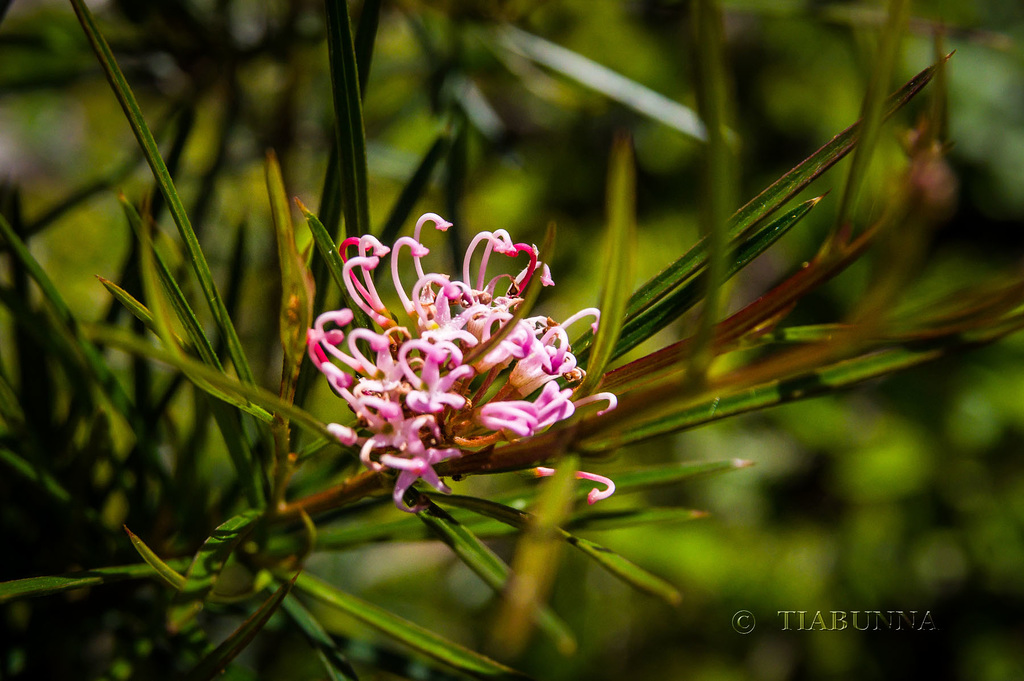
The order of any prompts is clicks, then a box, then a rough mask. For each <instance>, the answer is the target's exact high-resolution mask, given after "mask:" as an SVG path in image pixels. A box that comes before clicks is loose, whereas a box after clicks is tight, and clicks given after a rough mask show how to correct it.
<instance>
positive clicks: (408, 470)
mask: <svg viewBox="0 0 1024 681" xmlns="http://www.w3.org/2000/svg"><path fill="white" fill-rule="evenodd" d="M427 223H432V224H433V225H434V227H435V228H436V229H438V230H441V231H444V230H446V229H448V228H449V227H451V223H450V222H448V221H447V220H445V219H444V218H442V217H441V216H439V215H436V214H434V213H426V214H425V215H423V216H422V217H420V219H419V221H417V223H416V228H415V230H414V231H413V235H412V236H411V237H408V236H405V237H401V238H399V239H398V240H397V241H396V242H395V243H394V245H393V246H391V247H390V248H389V247H388V246H385V245H384V244H382V243H381V242H380V241H379V240H377V239H376V238H375V237H372V236H369V235H366V236H361V237H352V238H349V239H346V240H345V241H344V242H342V244H341V247H340V252H341V257H342V260H344V262H345V264H344V269H343V275H344V277H345V286H346V288H347V289H348V294H349V296H350V297H351V299H352V301H353V303H354V305H355V306H356V307H358V308H359V309H361V310H362V311H363V312H365V313H366V314H367V315H368V316H369V318H370V319H371V320H372V322H373V323H374V324H375V325H376V326H375V328H361V327H354V328H353V327H352V323H353V320H354V318H355V315H354V314H353V313H352V311H351V310H348V309H342V310H337V311H333V312H325V313H324V314H321V315H320V316H319V317H318V318H317V319H316V322H315V323H314V325H313V328H311V329H309V331H308V332H307V336H306V338H307V345H308V349H309V358H310V360H312V362H313V364H314V365H316V367H317V368H318V369H319V370H320V371H321V373H323V374H324V376H325V377H326V378H327V382H328V384H329V385H330V386H331V389H332V390H334V392H335V393H336V394H337V395H338V396H339V397H341V398H342V399H343V400H345V402H346V403H347V404H348V407H349V409H351V410H352V412H353V413H354V414H355V416H356V423H355V425H354V427H350V426H343V425H340V424H337V423H333V424H330V425H329V426H328V430H329V431H330V432H331V433H332V434H333V435H334V436H335V437H336V438H337V439H338V441H339V442H341V443H342V444H344V445H347V446H359V448H360V449H359V455H360V459H361V460H362V462H363V464H364V465H366V467H367V468H369V469H371V470H374V471H383V470H391V471H395V472H396V473H397V477H396V480H395V489H394V500H395V505H396V506H397V507H398V508H400V509H402V510H403V511H410V512H412V511H418V510H421V508H422V507H421V506H414V507H408V506H406V505H405V503H404V501H403V499H404V496H405V493H406V491H408V489H409V488H410V487H411V486H412V485H413V484H414V483H415V482H416V481H417V480H423V481H424V482H425V483H427V484H428V485H430V486H431V487H433V488H434V489H436V490H438V491H441V492H445V493H450V492H451V490H450V489H449V488H448V487H447V486H446V485H445V484H444V483H443V482H442V481H441V479H440V478H439V477H438V475H437V472H436V471H435V470H434V465H435V464H438V463H440V462H442V461H445V460H447V459H451V458H456V457H458V456H460V455H461V454H462V451H463V450H465V449H468V450H473V449H478V448H480V447H484V446H487V445H490V444H494V443H496V442H499V441H501V440H511V439H515V438H523V437H530V436H532V435H534V434H536V433H538V432H540V431H542V430H544V429H546V428H548V427H549V426H551V425H553V424H555V423H557V422H559V421H562V420H564V419H567V418H569V417H570V416H572V415H573V413H575V411H576V409H577V408H578V407H580V406H583V405H585V404H589V403H591V402H605V403H606V404H607V406H606V407H605V408H604V410H603V411H601V412H598V413H604V411H608V410H609V409H614V408H615V405H616V399H615V395H613V394H612V393H596V394H594V395H589V396H585V397H584V396H580V397H578V398H577V397H576V395H575V393H576V391H577V390H578V388H579V386H580V385H581V383H582V381H583V378H584V372H583V371H582V370H581V369H579V368H578V367H577V366H576V357H575V356H574V355H573V354H572V349H571V348H570V346H569V334H568V331H567V329H568V327H570V326H571V325H573V324H575V323H576V322H578V321H580V320H582V319H585V318H588V317H592V318H593V323H592V324H591V328H593V329H594V330H596V329H597V324H598V321H599V319H600V312H599V311H598V310H596V309H595V308H587V309H585V310H581V311H580V312H578V313H576V314H575V315H572V316H571V317H569V318H568V319H566V320H565V321H564V322H562V323H558V322H556V321H554V320H552V319H550V318H548V317H529V318H526V319H520V320H517V321H513V319H514V315H515V311H516V308H518V306H519V305H520V304H522V302H523V299H522V298H521V297H520V294H521V292H522V291H523V290H525V288H526V286H527V284H528V283H529V282H530V280H531V279H532V278H533V277H534V276H536V277H538V279H539V283H540V284H541V285H543V286H553V285H554V281H552V279H551V273H550V271H549V269H548V267H547V265H545V264H544V263H542V262H540V260H538V256H539V254H538V251H537V247H536V246H533V245H530V244H525V243H514V242H513V241H512V238H511V236H510V235H509V234H508V232H506V231H505V230H503V229H499V230H496V231H494V232H487V231H484V232H480V233H479V234H477V235H476V236H475V237H474V238H473V240H472V241H471V242H470V245H469V248H468V250H467V251H466V257H465V260H464V266H463V271H462V279H461V280H453V279H452V277H451V276H450V275H448V274H441V273H436V272H427V271H426V270H424V267H423V258H424V257H426V256H427V255H429V253H430V250H429V249H428V248H427V247H426V246H424V245H423V243H422V241H421V240H420V235H421V232H422V230H423V227H424V225H426V224H427ZM353 249H354V253H350V252H349V251H350V250H353ZM522 254H525V255H526V256H527V257H528V258H529V263H528V264H527V265H526V267H525V268H524V269H523V270H522V271H521V272H519V274H517V275H516V276H512V275H510V274H497V275H494V276H491V277H490V278H488V265H489V264H490V263H491V262H492V260H493V259H494V257H495V256H503V257H507V258H517V257H519V256H520V255H522ZM389 255H390V258H391V262H390V270H391V280H392V282H393V284H394V288H395V294H396V296H397V298H398V301H399V303H400V304H401V306H402V310H401V311H399V312H397V313H393V312H392V311H391V310H389V309H388V308H387V306H386V305H385V304H384V301H383V300H382V299H381V296H380V294H379V293H378V291H377V288H376V286H375V284H374V271H375V270H376V269H377V268H378V267H379V266H380V264H381V261H382V259H383V258H385V257H386V256H389ZM403 257H408V258H411V260H412V264H413V268H414V269H415V272H416V276H417V279H416V282H415V283H414V284H413V285H412V286H411V287H410V288H406V285H405V284H404V283H403V282H402V278H401V276H400V259H401V258H403ZM474 258H476V260H477V262H476V267H475V268H474V266H473V261H474ZM508 324H514V326H513V328H511V329H508V330H507V333H504V335H503V337H502V338H501V339H500V340H499V341H498V342H497V343H492V345H491V346H490V347H489V348H488V350H487V352H486V353H482V356H477V355H480V354H481V353H476V354H474V353H473V348H475V347H477V346H479V345H481V344H482V343H486V342H488V340H489V339H491V337H492V336H495V335H496V334H498V333H499V332H501V331H502V330H503V329H505V327H506V326H507V325H508ZM502 377H504V380H499V379H501V378H502ZM559 379H562V385H564V386H565V387H562V385H560V384H559ZM536 472H537V474H538V475H540V476H545V475H550V474H551V472H552V469H550V468H537V469H536ZM577 477H578V478H580V479H587V480H594V481H597V482H600V483H602V484H604V485H605V487H606V488H605V490H603V491H601V490H598V489H594V490H592V491H591V493H590V495H589V496H588V501H589V502H590V503H594V502H595V501H597V500H599V499H604V498H606V497H608V496H609V495H611V493H612V492H614V491H615V485H614V484H613V483H612V481H611V480H608V479H607V478H604V477H601V476H597V475H594V474H591V473H582V472H581V473H577Z"/></svg>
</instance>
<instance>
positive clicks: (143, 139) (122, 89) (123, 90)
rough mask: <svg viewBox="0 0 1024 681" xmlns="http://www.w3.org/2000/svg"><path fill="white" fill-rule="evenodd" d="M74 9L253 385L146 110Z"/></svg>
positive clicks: (89, 20)
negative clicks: (144, 110)
mask: <svg viewBox="0 0 1024 681" xmlns="http://www.w3.org/2000/svg"><path fill="white" fill-rule="evenodd" d="M71 5H72V7H73V8H74V10H75V14H76V15H78V20H79V23H81V25H82V28H83V30H84V31H85V35H86V37H87V38H88V39H89V43H90V44H91V45H92V48H93V51H94V52H95V53H96V56H97V57H98V58H99V61H100V65H101V66H102V67H103V70H104V72H105V73H106V75H107V80H108V81H109V82H110V85H111V87H112V88H113V90H114V94H115V95H116V96H117V100H118V102H119V103H120V104H121V108H122V109H123V110H124V113H125V116H126V118H127V119H128V124H129V125H130V126H131V129H132V132H133V133H134V134H135V138H136V139H137V140H138V142H139V146H140V147H141V148H142V153H143V155H144V156H145V157H146V161H147V162H148V163H149V166H150V169H151V170H152V171H153V176H154V177H155V178H156V181H157V185H158V186H159V187H160V192H161V194H162V195H163V197H164V200H165V201H166V202H167V208H168V210H169V212H170V214H171V217H172V218H173V219H174V224H175V225H176V226H177V228H178V233H179V234H180V235H181V239H182V242H183V243H184V244H185V249H186V251H187V252H188V256H189V261H190V262H191V263H192V269H193V271H194V272H195V274H196V278H197V280H198V281H199V285H200V287H201V288H202V291H203V295H204V297H205V298H206V301H207V303H208V305H209V307H210V311H211V312H212V313H213V317H214V321H215V323H216V324H217V328H218V329H219V330H220V332H221V334H222V335H223V337H224V338H225V340H226V342H227V347H228V353H229V355H230V356H231V361H232V363H233V364H234V365H235V371H237V372H238V376H239V377H240V378H241V379H242V381H243V382H245V383H253V382H254V379H253V374H252V370H251V369H250V368H249V362H248V360H246V358H245V353H244V351H243V350H242V344H241V341H240V340H239V338H238V333H237V332H236V330H235V326H234V324H233V323H232V322H231V317H230V316H229V315H228V311H227V308H226V307H225V306H224V301H223V300H222V299H221V297H220V294H219V293H218V292H217V286H216V284H215V283H214V281H213V274H212V273H211V272H210V267H209V264H208V263H207V262H206V256H205V255H204V254H203V251H202V248H201V247H200V245H199V240H198V239H197V238H196V234H195V231H194V230H193V229H192V223H191V222H190V221H189V219H188V215H187V214H186V212H185V207H184V206H183V205H182V203H181V199H180V197H179V196H178V192H177V190H176V189H175V187H174V181H173V180H172V179H171V174H170V172H169V171H168V169H167V165H166V164H165V163H164V161H163V158H162V157H161V156H160V149H159V148H158V147H157V144H156V140H155V139H154V138H153V134H152V133H151V132H150V130H149V127H148V126H147V125H146V121H145V119H144V118H143V115H142V110H141V109H140V108H139V103H138V101H137V100H136V99H135V95H134V94H133V93H132V90H131V88H130V87H129V85H128V81H127V80H125V77H124V74H123V73H122V72H121V69H120V67H119V66H118V65H117V62H116V60H115V59H114V54H113V52H111V50H110V46H109V45H108V44H107V42H106V40H105V39H104V38H103V36H102V35H101V34H100V31H99V28H98V27H97V26H96V22H95V19H94V18H93V16H92V13H91V12H90V11H89V8H88V7H87V6H86V4H85V2H84V0H71Z"/></svg>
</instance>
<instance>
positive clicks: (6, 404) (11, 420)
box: [0, 365, 25, 429]
mask: <svg viewBox="0 0 1024 681" xmlns="http://www.w3.org/2000/svg"><path fill="white" fill-rule="evenodd" d="M0 418H2V419H3V420H4V421H5V422H6V423H7V425H9V426H11V427H12V428H16V429H21V428H22V427H24V425H25V410H24V409H22V408H21V402H20V401H19V400H18V394H17V392H15V390H14V387H13V386H11V384H10V382H9V381H8V379H7V377H6V376H5V375H4V369H3V366H2V365H0Z"/></svg>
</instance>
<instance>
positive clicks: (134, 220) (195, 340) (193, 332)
mask: <svg viewBox="0 0 1024 681" xmlns="http://www.w3.org/2000/svg"><path fill="white" fill-rule="evenodd" d="M120 200H121V208H122V209H123V210H124V213H125V216H126V217H127V218H128V224H129V226H131V228H132V231H133V232H134V233H135V237H136V238H137V239H138V240H139V243H140V244H141V246H140V248H141V249H143V250H142V251H140V255H141V256H142V257H141V258H140V259H141V260H142V261H143V262H145V260H146V258H150V257H152V258H153V261H154V266H155V268H156V270H157V276H158V278H159V280H160V285H161V288H162V289H163V291H164V292H165V293H166V294H167V298H168V300H169V302H170V304H171V308H172V309H173V310H174V313H175V316H176V317H177V319H178V321H179V322H180V323H181V325H182V327H183V328H184V329H185V333H186V335H187V337H188V339H189V341H191V344H192V347H193V348H194V349H195V350H196V352H197V353H198V354H199V357H201V358H202V360H203V361H204V362H206V363H207V364H209V365H210V366H212V367H216V368H217V369H221V370H223V367H222V366H221V363H220V360H219V359H218V358H217V353H216V352H215V351H214V347H213V343H211V342H210V339H209V337H208V336H207V335H206V331H204V330H203V327H202V325H201V324H200V323H199V319H198V318H196V314H195V312H194V311H193V310H192V306H191V305H190V304H189V302H188V300H187V299H186V298H185V294H184V293H182V291H181V287H179V286H178V282H177V281H176V280H175V278H174V275H173V274H172V273H171V269H170V267H168V266H167V261H166V260H165V259H164V258H163V256H162V255H161V254H160V251H159V250H158V249H157V248H156V244H155V243H154V242H153V240H152V239H151V238H150V230H149V229H147V227H146V223H145V222H143V220H142V216H140V215H139V213H138V211H137V210H135V206H133V205H132V204H131V203H130V202H129V201H128V199H127V198H126V197H124V196H123V195H122V196H121V197H120ZM146 252H149V253H150V254H151V255H145V253H146ZM154 288H155V287H154ZM149 295H150V296H152V297H153V298H154V299H156V298H157V297H158V294H157V293H156V292H155V291H151V292H150V293H149ZM147 312H149V313H150V319H151V320H152V322H153V328H154V330H155V329H156V328H157V326H156V320H155V319H153V317H152V312H150V311H149V310H147ZM166 323H167V322H166V321H165V324H166Z"/></svg>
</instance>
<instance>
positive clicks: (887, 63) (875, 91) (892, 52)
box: [824, 0, 910, 248]
mask: <svg viewBox="0 0 1024 681" xmlns="http://www.w3.org/2000/svg"><path fill="white" fill-rule="evenodd" d="M888 5H889V11H888V14H887V18H886V21H885V27H884V28H883V29H882V36H881V43H880V45H879V50H878V55H877V57H876V59H875V64H874V68H873V69H872V73H871V80H870V81H869V82H868V89H867V92H866V93H865V94H864V102H863V104H862V105H861V112H860V115H861V126H862V127H863V130H862V131H861V135H860V139H859V140H858V144H857V148H856V149H855V150H854V152H853V160H852V161H851V162H850V172H849V174H848V175H847V176H846V186H845V187H844V188H843V194H842V198H841V199H840V201H839V217H838V219H837V220H836V224H835V227H834V229H833V233H832V236H831V238H830V239H829V240H828V241H826V242H825V246H824V248H830V247H831V241H832V239H834V238H835V235H836V234H837V233H838V230H839V229H841V228H842V227H843V226H844V225H845V224H846V223H847V222H848V221H849V218H850V213H851V211H852V210H853V204H854V203H855V202H856V200H857V197H858V196H859V194H860V189H861V186H862V185H863V184H864V179H865V176H866V175H867V171H868V165H869V164H870V162H871V156H872V154H873V153H874V150H875V146H876V144H877V142H878V137H879V133H880V132H881V128H882V122H883V121H884V120H885V101H884V93H885V91H886V90H887V89H888V88H889V82H890V81H891V80H892V73H893V70H894V69H895V66H896V57H897V53H898V51H899V45H900V39H901V38H902V37H903V32H904V31H905V30H906V26H907V20H908V18H909V16H910V0H889V3H888Z"/></svg>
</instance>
